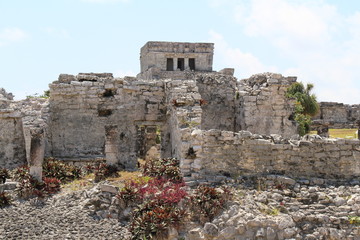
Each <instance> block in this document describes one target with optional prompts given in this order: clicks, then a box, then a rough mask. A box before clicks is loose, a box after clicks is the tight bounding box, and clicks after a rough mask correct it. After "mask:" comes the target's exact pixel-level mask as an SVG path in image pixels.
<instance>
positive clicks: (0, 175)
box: [0, 168, 10, 184]
mask: <svg viewBox="0 0 360 240" xmlns="http://www.w3.org/2000/svg"><path fill="white" fill-rule="evenodd" d="M9 177H10V175H9V171H8V170H7V169H6V168H0V184H1V183H5V181H6V179H7V178H9Z"/></svg>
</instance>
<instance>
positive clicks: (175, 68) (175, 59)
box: [174, 58, 178, 71]
mask: <svg viewBox="0 0 360 240" xmlns="http://www.w3.org/2000/svg"><path fill="white" fill-rule="evenodd" d="M177 64H178V59H177V58H174V71H176V70H177V68H178V65H177Z"/></svg>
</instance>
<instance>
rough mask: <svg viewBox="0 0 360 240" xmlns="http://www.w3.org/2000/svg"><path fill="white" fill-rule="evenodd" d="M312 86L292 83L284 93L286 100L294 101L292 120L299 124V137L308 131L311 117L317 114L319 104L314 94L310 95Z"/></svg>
mask: <svg viewBox="0 0 360 240" xmlns="http://www.w3.org/2000/svg"><path fill="white" fill-rule="evenodd" d="M313 88H314V85H313V84H306V87H305V86H304V84H303V83H302V82H295V83H293V84H292V85H291V86H290V87H289V88H288V89H287V92H286V96H287V97H288V98H294V99H296V104H295V113H294V120H295V121H296V122H297V123H298V124H299V126H298V132H299V134H300V135H301V136H303V135H305V134H306V133H308V132H309V131H310V124H311V117H312V116H315V115H316V114H317V113H318V112H319V109H320V107H319V104H318V102H317V100H316V96H315V94H312V93H311V90H312V89H313Z"/></svg>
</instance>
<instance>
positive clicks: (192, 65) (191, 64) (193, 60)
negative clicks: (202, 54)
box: [189, 58, 195, 71]
mask: <svg viewBox="0 0 360 240" xmlns="http://www.w3.org/2000/svg"><path fill="white" fill-rule="evenodd" d="M189 68H190V70H192V71H195V58H189Z"/></svg>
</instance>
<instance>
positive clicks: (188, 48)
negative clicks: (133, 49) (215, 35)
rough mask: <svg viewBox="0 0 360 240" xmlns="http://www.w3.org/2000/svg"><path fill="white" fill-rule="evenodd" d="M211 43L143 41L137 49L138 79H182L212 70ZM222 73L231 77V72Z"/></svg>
mask: <svg viewBox="0 0 360 240" xmlns="http://www.w3.org/2000/svg"><path fill="white" fill-rule="evenodd" d="M213 56H214V44H213V43H189V42H153V41H150V42H147V43H146V44H145V45H144V46H143V47H142V48H141V50H140V65H141V72H140V73H139V74H138V76H137V77H138V78H139V79H146V80H152V79H164V78H172V79H184V77H185V78H186V76H187V74H189V73H191V72H212V71H213V67H212V65H213ZM222 73H225V74H228V75H233V73H234V70H233V69H229V68H228V69H224V70H222Z"/></svg>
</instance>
